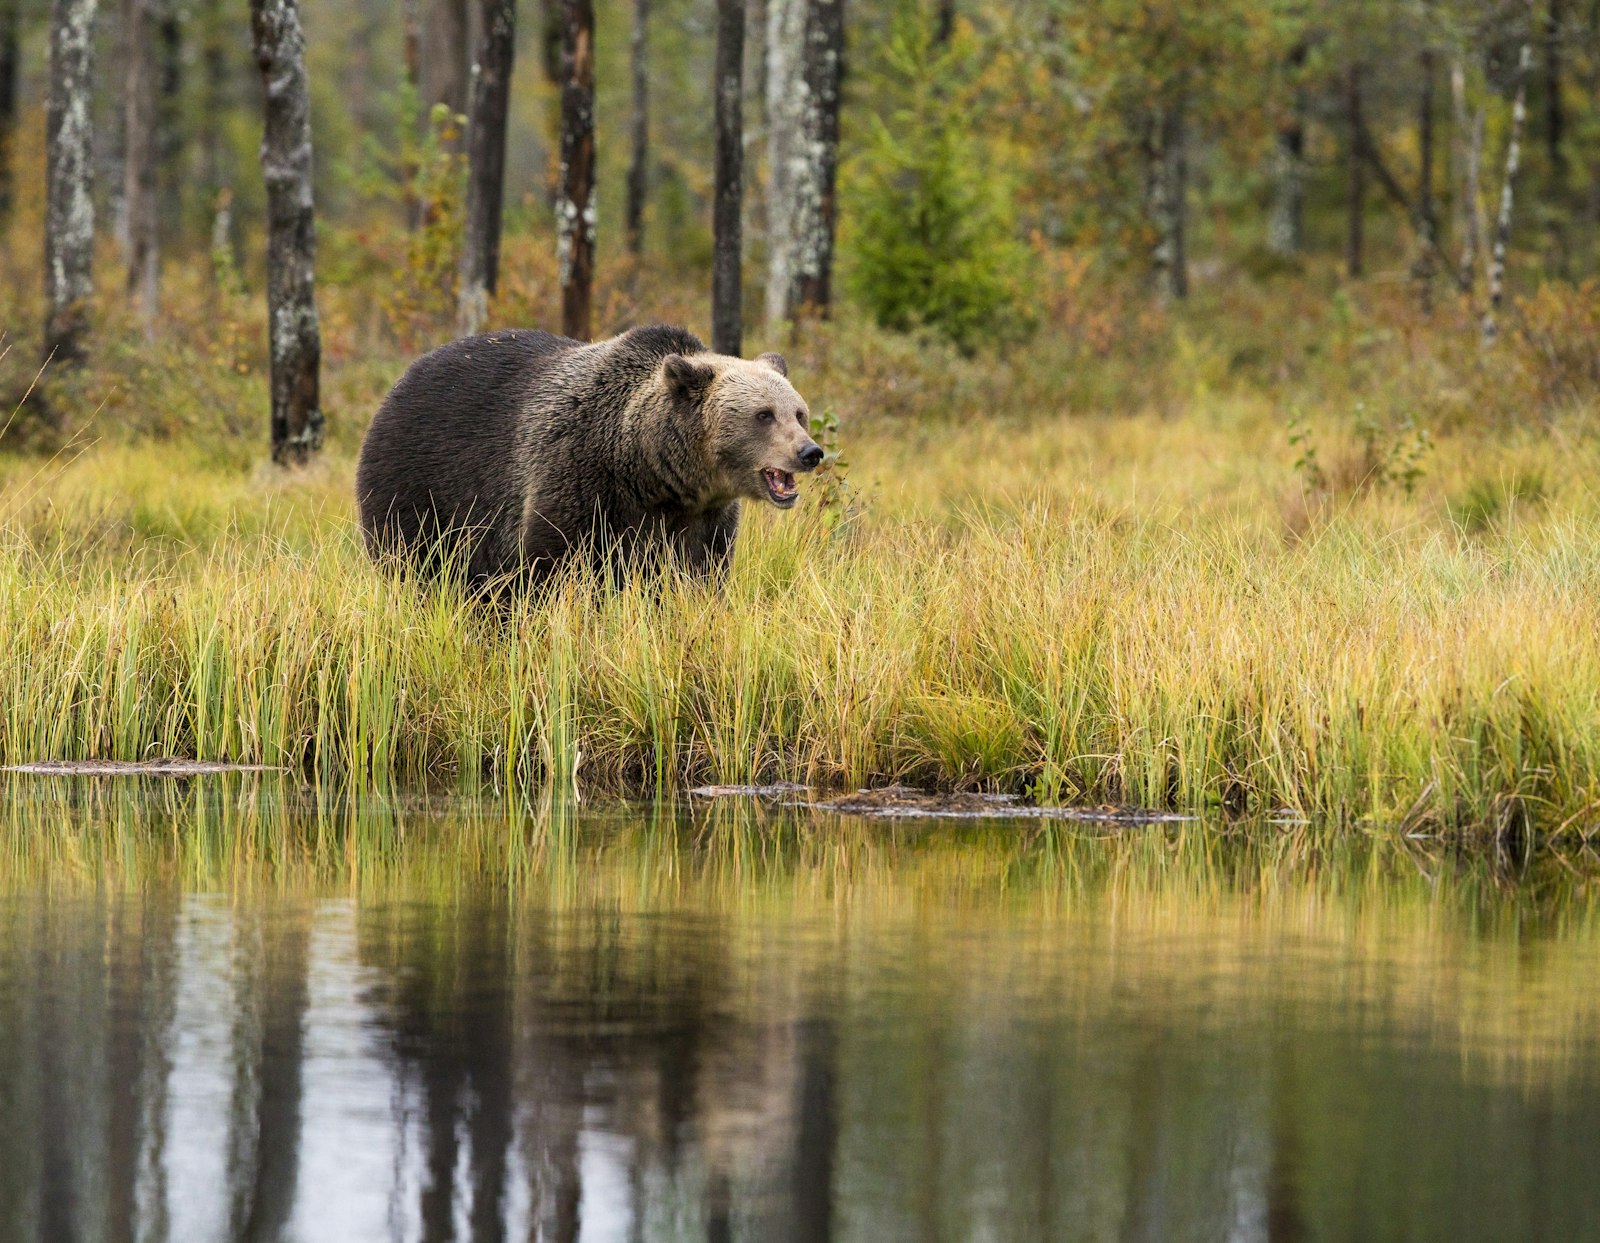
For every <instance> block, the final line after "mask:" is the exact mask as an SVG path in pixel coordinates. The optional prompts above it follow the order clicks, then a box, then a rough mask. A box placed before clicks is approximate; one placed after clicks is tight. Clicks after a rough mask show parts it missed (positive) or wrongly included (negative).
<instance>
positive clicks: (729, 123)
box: [711, 0, 745, 356]
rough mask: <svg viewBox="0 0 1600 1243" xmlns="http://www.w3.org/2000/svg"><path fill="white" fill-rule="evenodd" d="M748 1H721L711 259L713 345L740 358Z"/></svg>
mask: <svg viewBox="0 0 1600 1243" xmlns="http://www.w3.org/2000/svg"><path fill="white" fill-rule="evenodd" d="M744 5H745V0H717V68H716V84H717V103H716V128H717V141H716V157H715V161H714V164H715V171H714V187H715V189H714V195H715V198H714V201H713V220H712V259H711V342H712V345H711V348H712V349H714V350H716V351H717V353H719V354H733V355H735V356H737V355H738V354H739V353H740V352H741V349H742V347H743V343H744V340H743V339H744V317H743V305H742V302H741V292H742V291H741V286H740V276H741V273H742V260H743V254H744V248H743V244H742V243H743V230H742V224H743V221H742V218H741V215H740V209H741V207H742V205H743V199H744V195H743V191H744Z"/></svg>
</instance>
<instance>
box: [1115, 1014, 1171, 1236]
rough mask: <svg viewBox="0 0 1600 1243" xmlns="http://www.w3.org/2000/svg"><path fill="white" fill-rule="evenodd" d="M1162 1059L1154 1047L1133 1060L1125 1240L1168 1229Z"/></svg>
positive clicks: (1163, 1233) (1164, 1234) (1129, 1112)
mask: <svg viewBox="0 0 1600 1243" xmlns="http://www.w3.org/2000/svg"><path fill="white" fill-rule="evenodd" d="M1161 1080H1162V1075H1161V1061H1160V1054H1159V1051H1158V1050H1157V1049H1156V1048H1154V1047H1153V1046H1147V1047H1146V1048H1144V1049H1143V1050H1142V1051H1141V1052H1140V1054H1139V1056H1138V1057H1137V1059H1136V1060H1135V1062H1134V1071H1133V1094H1132V1096H1133V1099H1132V1100H1131V1101H1129V1103H1128V1188H1127V1211H1126V1213H1125V1214H1124V1218H1123V1219H1124V1221H1126V1222H1127V1229H1126V1231H1125V1232H1124V1234H1123V1237H1124V1238H1126V1239H1138V1240H1150V1241H1151V1243H1155V1240H1159V1239H1164V1238H1165V1237H1166V1236H1167V1232H1168V1223H1167V1216H1168V1213H1167V1206H1166V1191H1167V1188H1166V1181H1165V1178H1164V1174H1165V1171H1164V1170H1163V1168H1162V1162H1163V1156H1164V1153H1163V1151H1162V1149H1163V1147H1164V1145H1163V1143H1162V1138H1163V1137H1162V1133H1161V1132H1162V1119H1161V1099H1162V1090H1163V1084H1162V1082H1161Z"/></svg>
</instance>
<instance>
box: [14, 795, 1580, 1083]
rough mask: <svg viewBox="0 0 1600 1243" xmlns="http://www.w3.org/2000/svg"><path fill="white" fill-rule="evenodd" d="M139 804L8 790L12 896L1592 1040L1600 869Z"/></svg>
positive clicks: (792, 819)
mask: <svg viewBox="0 0 1600 1243" xmlns="http://www.w3.org/2000/svg"><path fill="white" fill-rule="evenodd" d="M129 789H130V787H129V786H127V785H122V784H116V783H104V782H83V781H59V780H48V781H28V782H12V783H8V784H7V786H6V788H5V791H4V805H3V806H0V897H4V896H13V897H14V896H15V895H17V894H19V893H24V892H28V891H36V890H40V889H43V890H45V891H47V892H53V893H57V894H61V895H63V896H68V895H81V894H86V893H94V892H96V891H100V890H103V889H106V888H110V889H113V890H116V889H122V888H127V889H130V890H136V891H140V892H144V893H150V892H157V893H159V892H162V891H167V892H171V891H174V890H197V891H206V892H228V893H234V894H237V895H239V897H240V899H241V900H257V899H259V898H260V897H262V896H265V895H269V894H278V895H282V896H285V897H292V898H296V899H306V898H315V897H335V896H348V897H353V898H356V899H358V900H359V901H360V902H361V903H362V904H363V905H364V906H374V907H376V906H384V907H395V906H399V907H403V908H407V909H409V908H410V907H411V905H412V904H420V905H419V906H418V907H417V909H418V910H422V911H428V910H436V911H438V912H440V913H441V914H440V916H439V917H440V918H454V916H451V915H449V914H448V912H449V911H451V910H453V909H456V908H457V907H458V905H459V904H462V903H468V904H471V903H477V902H482V901H485V900H490V901H496V902H499V901H506V902H509V903H510V904H511V906H512V908H513V909H517V908H520V907H524V906H531V907H539V908H544V909H551V908H553V909H556V910H559V911H567V912H570V913H571V914H572V915H573V916H574V919H573V920H572V921H570V922H568V923H564V924H563V925H562V926H563V927H566V928H567V929H568V931H567V933H566V934H565V935H568V936H570V937H573V938H577V939H578V940H579V941H581V940H582V939H583V938H584V937H586V936H587V935H589V934H588V932H586V931H585V930H586V929H587V928H588V927H589V922H590V921H591V920H592V919H593V918H596V917H604V916H605V915H606V913H608V912H609V913H614V914H642V913H651V912H654V913H680V914H688V915H693V916H694V917H696V918H697V919H703V920H709V921H712V922H713V923H714V924H715V925H716V927H717V928H718V929H719V932H718V936H719V937H725V938H727V939H728V941H729V944H730V947H731V951H732V953H731V956H732V959H733V960H734V961H735V962H739V963H744V962H745V961H746V960H747V959H748V958H749V956H750V955H751V954H754V953H755V952H756V950H757V949H758V947H759V946H760V945H762V944H765V943H767V942H769V941H770V940H771V938H772V937H773V936H774V935H779V936H782V937H783V938H784V941H785V944H789V945H791V947H792V948H793V952H795V953H797V954H805V953H810V952H812V950H813V949H814V950H815V951H816V952H817V953H820V954H824V955H827V954H830V953H833V952H834V950H836V949H837V948H838V947H837V945H835V942H836V941H837V940H838V939H839V938H841V937H844V938H847V939H848V940H849V942H850V943H852V944H866V943H867V942H868V941H870V940H872V939H874V938H882V937H890V938H895V937H910V938H912V941H913V943H914V944H915V945H917V946H918V947H919V948H918V949H917V950H916V952H917V953H918V954H928V955H933V956H936V957H937V959H938V961H939V962H940V963H941V964H943V965H944V966H945V967H947V968H948V969H949V970H950V971H951V972H953V974H954V976H955V978H956V979H957V980H958V981H959V982H960V987H961V990H962V992H963V994H964V996H965V1000H964V1001H963V1003H962V1004H963V1005H967V1006H970V1007H973V1008H974V1012H977V1010H980V1009H981V1008H982V1006H983V1005H984V1000H983V999H984V998H985V997H994V998H999V997H1002V996H1007V995H1010V996H1014V995H1017V994H1019V993H1021V994H1024V995H1027V994H1032V993H1033V992H1035V991H1036V990H1051V995H1053V996H1060V997H1064V998H1066V999H1067V1001H1068V1002H1069V1003H1070V1004H1071V1005H1072V1006H1076V1007H1079V1008H1082V1009H1083V1010H1084V1012H1086V1013H1095V1012H1097V1009H1098V1008H1099V1007H1102V1006H1107V1005H1127V1004H1136V1005H1144V1004H1148V1005H1151V1006H1157V1007H1160V1006H1164V1005H1171V1004H1176V1005H1180V1006H1188V1005H1200V1004H1203V1005H1205V1006H1208V1007H1217V1008H1219V1012H1222V1013H1228V1012H1233V1011H1235V1010H1237V1009H1238V1008H1240V1007H1243V1008H1259V1007H1271V1006H1275V1005H1278V1004H1282V1003H1284V1002H1289V1003H1292V1004H1298V1002H1305V1003H1307V1004H1312V1005H1323V1006H1326V1005H1329V1004H1331V1002H1330V999H1333V998H1338V999H1340V1000H1339V1001H1338V1004H1337V1006H1335V1009H1340V1008H1343V1007H1346V1006H1347V1004H1348V1003H1349V1002H1351V1001H1361V1002H1364V1003H1370V1004H1371V1005H1375V1006H1379V1007H1383V1008H1386V1009H1387V1010H1392V1011H1393V1012H1394V1013H1395V1014H1396V1015H1397V1016H1398V1018H1400V1019H1401V1020H1403V1021H1404V1022H1406V1023H1408V1024H1415V1025H1416V1026H1417V1027H1418V1029H1419V1030H1434V1031H1435V1032H1436V1033H1437V1032H1438V1031H1439V1029H1440V1025H1443V1026H1444V1028H1445V1029H1447V1030H1448V1031H1449V1032H1450V1033H1452V1035H1451V1038H1452V1039H1457V1040H1459V1041H1460V1042H1461V1044H1462V1046H1463V1048H1464V1049H1466V1050H1467V1051H1468V1052H1469V1053H1470V1054H1471V1056H1472V1058H1473V1059H1474V1061H1476V1062H1478V1063H1481V1064H1482V1065H1484V1066H1486V1067H1494V1068H1498V1070H1497V1073H1500V1072H1503V1073H1507V1074H1511V1073H1515V1074H1522V1075H1529V1076H1533V1075H1536V1074H1538V1073H1541V1072H1540V1067H1544V1068H1545V1069H1546V1070H1550V1069H1553V1068H1554V1067H1556V1066H1557V1065H1561V1064H1565V1062H1566V1060H1567V1059H1568V1058H1570V1057H1572V1056H1576V1055H1577V1054H1578V1053H1579V1052H1580V1051H1581V1049H1583V1048H1586V1047H1587V1046H1586V1044H1585V1042H1586V1041H1587V1040H1588V1039H1589V1038H1590V1033H1592V1032H1593V1031H1594V1030H1596V1024H1597V1023H1600V994H1597V993H1596V992H1595V990H1594V989H1593V987H1592V981H1593V978H1594V971H1595V970H1596V968H1597V967H1600V919H1597V907H1596V904H1595V900H1594V878H1595V876H1596V870H1595V868H1594V860H1592V859H1588V858H1587V857H1586V856H1585V855H1583V854H1581V853H1579V854H1574V855H1571V856H1569V857H1565V858H1555V857H1537V858H1536V859H1535V861H1534V862H1533V863H1531V864H1529V865H1528V866H1526V867H1525V868H1523V869H1521V870H1515V869H1512V868H1511V867H1510V866H1509V865H1505V864H1500V863H1497V862H1496V861H1495V860H1494V859H1493V858H1491V857H1485V856H1477V855H1461V854H1458V853H1455V852H1452V851H1450V850H1448V849H1446V848H1444V847H1438V846H1433V847H1424V846H1421V845H1418V844H1417V843H1414V842H1404V841H1398V840H1396V839H1394V838H1392V837H1391V836H1388V835H1383V834H1376V835H1368V834H1350V833H1343V834H1340V833H1330V832H1326V831H1312V830H1308V829H1295V830H1288V831H1285V830H1265V829H1263V830H1260V831H1256V832H1251V833H1243V832H1235V833H1231V834H1219V833H1218V832H1217V831H1216V829H1215V828H1214V827H1205V828H1202V827H1184V828H1181V829H1177V830H1172V831H1169V830H1165V829H1139V830H1134V831H1119V832H1114V833H1109V834H1098V833H1094V832H1091V831H1085V830H1084V829H1083V828H1082V827H1081V826H1059V825H1038V824H1024V825H1018V824H1016V823H1011V824H1004V825H1001V824H996V825H987V826H979V825H969V826H949V825H944V826H934V825H930V824H928V823H926V822H923V823H915V824H908V823H897V824H894V825H885V824H882V823H874V822H869V821H865V820H861V819H856V818H851V817H811V816H804V815H801V816H796V815H795V814H793V813H790V812H787V811H781V810H771V809H767V810H762V809H754V808H749V807H743V806H735V805H729V804H718V805H713V806H709V807H697V808H695V809H693V810H692V811H691V812H689V813H681V812H679V811H677V810H675V809H674V808H672V807H666V806H660V805H641V806H636V807H632V808H628V807H619V806H602V807H599V808H594V809H583V810H581V809H578V808H575V807H574V806H573V805H572V804H571V803H569V802H565V801H559V800H551V799H549V798H543V797H541V798H537V799H535V800H534V801H533V802H531V803H530V802H528V801H527V800H522V799H514V800H511V801H502V802H493V801H475V800H456V799H449V798H445V799H439V800H433V801H430V800H427V799H423V798H403V799H383V798H363V799H358V800H355V801H352V802H347V801H346V800H344V799H343V798H341V797H338V796H336V795H331V794H329V795H325V796H319V795H318V794H316V793H314V792H305V791H300V790H299V789H297V788H291V787H286V786H283V785H281V784H279V783H276V782H270V781H269V782H266V783H260V782H258V781H256V780H254V779H233V778H230V779H226V780H222V781H211V780H207V781H204V782H195V783H168V784H158V785H152V786H149V787H146V788H144V789H143V790H141V791H139V793H138V794H137V795H136V796H133V797H130V796H129V794H128V791H129ZM422 917H423V918H432V916H427V915H424V916H422ZM786 930H787V931H786ZM791 933H796V934H803V935H790V934H791ZM830 945H832V946H834V950H830V949H828V948H827V947H828V946H830ZM808 947H809V948H808ZM1285 990H1287V995H1286V993H1285ZM1139 998H1146V999H1148V1000H1147V1001H1139V1000H1138V999H1139ZM1130 999H1131V1000H1130ZM1297 999H1298V1000H1297Z"/></svg>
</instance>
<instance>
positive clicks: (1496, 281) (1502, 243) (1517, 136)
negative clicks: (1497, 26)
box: [1483, 43, 1533, 348]
mask: <svg viewBox="0 0 1600 1243" xmlns="http://www.w3.org/2000/svg"><path fill="white" fill-rule="evenodd" d="M1532 68H1533V48H1532V47H1531V46H1530V45H1528V44H1526V43H1524V44H1523V45H1522V54H1521V55H1520V56H1519V57H1518V58H1517V94H1516V98H1515V100H1514V101H1513V102H1512V105H1511V140H1510V142H1508V143H1507V144H1506V175H1505V180H1504V181H1502V182H1501V184H1500V215H1499V217H1498V218H1497V219H1496V220H1495V226H1494V251H1493V253H1492V254H1491V256H1490V259H1489V305H1488V306H1487V307H1486V308H1485V309H1484V312H1483V344H1484V346H1485V347H1486V348H1487V347H1488V346H1491V345H1493V344H1494V343H1495V340H1496V338H1498V337H1499V335H1500V326H1499V323H1498V316H1499V313H1500V302H1501V299H1502V297H1503V294H1504V291H1505V279H1506V246H1507V245H1508V244H1509V243H1510V241H1511V197H1512V189H1513V184H1514V183H1515V181H1516V178H1517V166H1518V165H1519V164H1520V163H1521V162H1522V126H1523V123H1524V121H1525V120H1526V119H1527V116H1528V72H1529V70H1531V69H1532Z"/></svg>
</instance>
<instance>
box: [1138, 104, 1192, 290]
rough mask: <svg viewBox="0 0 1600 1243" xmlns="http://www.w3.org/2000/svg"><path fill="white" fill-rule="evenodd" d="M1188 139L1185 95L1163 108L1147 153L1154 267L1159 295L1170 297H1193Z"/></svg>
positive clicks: (1155, 120) (1153, 126) (1154, 121)
mask: <svg viewBox="0 0 1600 1243" xmlns="http://www.w3.org/2000/svg"><path fill="white" fill-rule="evenodd" d="M1184 141H1185V138H1184V101H1183V99H1182V97H1181V96H1180V97H1179V98H1177V99H1176V100H1174V101H1173V102H1172V103H1171V104H1168V105H1165V106H1162V107H1159V108H1158V109H1157V111H1156V114H1155V116H1154V117H1153V118H1152V119H1151V122H1150V137H1149V140H1148V143H1147V145H1146V151H1145V155H1146V158H1147V160H1148V161H1149V173H1148V181H1147V183H1146V186H1145V199H1146V210H1147V211H1148V212H1149V215H1150V224H1151V226H1152V228H1153V229H1154V232H1155V245H1154V246H1153V247H1152V249H1151V252H1150V269H1151V275H1152V276H1153V277H1154V279H1155V286H1156V291H1157V293H1159V294H1160V295H1161V296H1162V297H1164V298H1176V299H1183V298H1186V297H1188V296H1189V271H1188V268H1189V265H1188V256H1187V253H1186V250H1187V247H1186V238H1185V224H1186V220H1185V214H1186V212H1185V200H1186V199H1187V198H1188V189H1189V187H1188V181H1189V165H1188V157H1187V153H1186V152H1185V150H1184Z"/></svg>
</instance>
